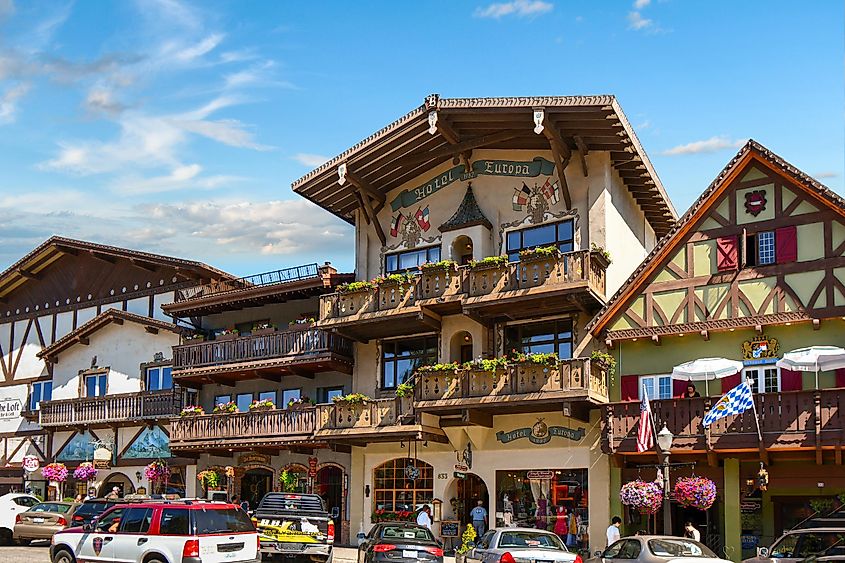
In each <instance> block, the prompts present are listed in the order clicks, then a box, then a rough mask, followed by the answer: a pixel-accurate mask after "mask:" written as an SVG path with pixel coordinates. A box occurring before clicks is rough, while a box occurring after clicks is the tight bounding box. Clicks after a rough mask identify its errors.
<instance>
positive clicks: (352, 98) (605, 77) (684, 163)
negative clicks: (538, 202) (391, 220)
mask: <svg viewBox="0 0 845 563" xmlns="http://www.w3.org/2000/svg"><path fill="white" fill-rule="evenodd" d="M843 17H844V16H843V5H842V2H817V3H810V4H801V3H795V2H785V1H777V0H768V1H765V2H763V1H761V2H751V1H745V2H729V1H694V0H651V1H649V0H626V1H624V2H623V1H618V2H616V1H607V2H592V1H583V2H579V1H563V0H513V1H501V2H492V3H491V2H489V1H486V0H479V1H467V2H459V1H439V2H354V3H353V2H321V3H315V2H296V3H294V2H270V1H262V2H259V1H252V2H210V1H209V2H195V3H190V2H187V1H181V0H144V1H140V0H138V1H134V2H132V1H126V2H90V1H81V0H79V1H77V2H67V1H57V2H42V1H38V0H29V1H26V2H24V1H23V0H0V266H2V267H5V266H6V265H8V264H10V263H11V262H13V261H14V260H15V259H17V258H18V257H20V256H21V255H22V254H23V253H25V252H27V251H28V250H30V249H31V248H32V247H34V246H35V245H37V244H38V243H39V242H41V241H42V240H44V239H45V238H47V237H48V236H50V235H51V234H62V235H65V236H70V237H76V238H84V239H89V240H94V241H98V242H104V243H109V244H116V245H120V246H127V247H130V248H137V249H143V250H149V251H153V252H162V253H166V254H173V255H177V256H184V257H187V258H195V259H198V260H203V261H205V262H208V263H210V264H213V265H215V266H218V267H221V268H223V269H226V270H228V271H231V272H233V273H236V274H248V273H254V272H260V271H265V270H271V269H276V268H280V267H285V266H289V265H295V264H299V263H306V262H313V261H318V262H321V261H323V260H331V261H332V262H334V263H335V264H337V265H338V266H339V267H341V268H342V269H348V268H350V267H351V265H352V253H353V242H352V237H351V228H350V227H349V226H348V225H346V224H345V223H342V222H341V221H339V220H337V219H335V218H334V217H332V216H330V215H328V214H327V213H325V212H322V211H321V210H319V209H317V208H315V207H313V206H312V205H310V204H309V203H308V202H305V201H304V200H301V199H300V198H297V197H295V196H294V195H293V193H292V192H291V190H290V183H291V182H292V181H293V180H295V179H296V178H298V177H300V176H302V175H303V174H305V173H307V172H308V171H309V170H310V169H311V168H312V167H314V166H316V165H318V164H319V163H320V162H321V161H323V160H324V159H325V158H327V157H331V156H334V155H335V154H337V153H339V152H341V151H343V150H344V149H346V148H347V147H349V146H351V145H353V144H354V143H356V142H357V141H359V140H360V139H362V138H364V137H366V136H367V135H369V134H370V133H372V132H373V131H375V130H377V129H379V128H381V127H383V126H384V125H386V124H387V123H389V122H390V121H392V120H394V119H396V118H397V117H399V116H400V115H402V114H404V113H406V112H407V111H409V110H410V109H412V108H414V107H416V106H417V105H419V104H420V103H422V101H423V98H424V97H425V95H426V94H428V93H431V92H437V93H439V94H440V95H441V96H444V97H466V96H518V95H577V94H615V95H616V96H617V97H618V98H619V101H620V103H621V105H622V107H623V109H624V110H625V112H626V114H627V115H628V118H629V119H630V121H631V122H632V124H633V125H634V127H635V130H636V132H637V134H638V136H639V138H640V140H641V141H642V143H643V145H644V147H645V149H646V151H647V152H648V153H649V156H650V157H651V159H652V161H653V163H654V165H655V168H656V169H657V172H658V174H659V175H660V177H661V179H662V181H663V183H664V185H665V186H666V188H667V190H668V192H669V195H670V196H671V198H672V200H673V202H674V204H675V206H676V208H677V209H678V210H679V212H682V211H683V210H684V209H686V208H687V206H688V205H689V204H690V203H691V202H692V201H693V200H694V199H695V197H696V196H697V195H698V194H699V193H700V192H701V191H702V190H703V189H704V188H705V187H706V186H707V185H708V184H709V183H710V181H711V180H712V179H713V177H714V176H715V175H716V174H717V173H718V172H719V170H721V168H722V167H723V166H724V165H725V163H726V162H727V161H728V160H729V159H730V158H731V157H732V156H733V154H734V153H735V151H736V150H737V146H738V145H739V144H741V143H742V142H743V141H744V140H745V139H747V138H749V137H753V138H754V139H756V140H758V141H760V142H762V143H763V144H765V145H767V146H768V147H769V148H770V149H772V150H774V151H775V152H776V153H778V154H780V155H781V156H783V157H784V158H786V159H787V160H789V161H791V162H792V163H793V164H795V165H797V166H798V167H800V168H801V169H803V170H804V171H806V172H807V173H809V174H811V175H814V176H816V177H818V178H819V179H820V180H821V181H822V182H823V183H825V184H826V185H828V186H830V187H832V188H833V189H835V190H837V191H838V192H839V193H842V192H843V174H845V170H843V154H845V146H844V145H843V107H845V99H843V69H842V61H843Z"/></svg>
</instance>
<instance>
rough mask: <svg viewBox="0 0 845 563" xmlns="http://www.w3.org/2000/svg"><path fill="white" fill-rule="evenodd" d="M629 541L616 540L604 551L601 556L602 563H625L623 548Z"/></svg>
mask: <svg viewBox="0 0 845 563" xmlns="http://www.w3.org/2000/svg"><path fill="white" fill-rule="evenodd" d="M628 541H629V540H616V541H615V542H613V543H612V544H611V545H609V546H608V547H607V549H605V550H604V553H602V554H601V560H602V563H616V562H617V561H623V560H624V559H623V551H622V550H623V548H624V547H625V546H626V544H627V543H628Z"/></svg>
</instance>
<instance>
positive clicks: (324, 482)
mask: <svg viewBox="0 0 845 563" xmlns="http://www.w3.org/2000/svg"><path fill="white" fill-rule="evenodd" d="M315 485H316V490H315V491H314V492H315V493H317V494H318V495H320V496H321V497H322V498H323V502H325V503H326V510H328V511H329V514H331V515H332V518H334V519H335V523H338V522H339V520H340V519H341V518H343V470H342V469H341V468H340V467H337V466H334V465H327V466H325V467H323V468H321V469H319V470H317V479H316V482H315Z"/></svg>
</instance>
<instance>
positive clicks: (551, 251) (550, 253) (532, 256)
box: [519, 246, 560, 262]
mask: <svg viewBox="0 0 845 563" xmlns="http://www.w3.org/2000/svg"><path fill="white" fill-rule="evenodd" d="M559 257H560V250H559V249H558V247H556V246H537V247H535V248H526V249H525V250H520V251H519V260H520V262H529V261H532V260H548V259H550V258H555V259H556V258H559Z"/></svg>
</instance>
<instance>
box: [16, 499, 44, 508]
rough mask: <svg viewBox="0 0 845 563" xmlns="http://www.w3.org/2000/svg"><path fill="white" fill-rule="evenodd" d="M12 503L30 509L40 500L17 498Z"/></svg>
mask: <svg viewBox="0 0 845 563" xmlns="http://www.w3.org/2000/svg"><path fill="white" fill-rule="evenodd" d="M12 502H14V503H15V504H17V505H18V506H25V507H27V508H29V507H30V506H35V505H36V504H38V499H36V498H32V497H15V498H13V499H12Z"/></svg>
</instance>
